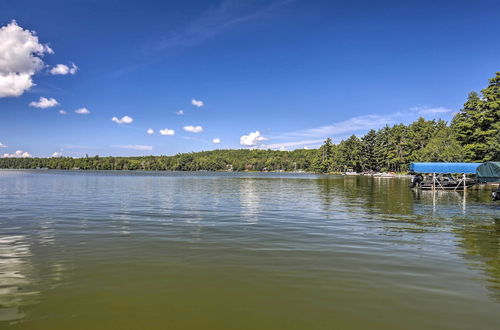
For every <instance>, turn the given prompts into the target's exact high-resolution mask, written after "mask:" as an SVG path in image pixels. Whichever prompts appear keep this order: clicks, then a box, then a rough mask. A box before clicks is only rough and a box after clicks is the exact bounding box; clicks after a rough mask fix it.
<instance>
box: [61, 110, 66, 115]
mask: <svg viewBox="0 0 500 330" xmlns="http://www.w3.org/2000/svg"><path fill="white" fill-rule="evenodd" d="M59 114H60V115H65V114H67V112H66V111H64V110H59Z"/></svg>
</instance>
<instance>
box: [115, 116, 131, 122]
mask: <svg viewBox="0 0 500 330" xmlns="http://www.w3.org/2000/svg"><path fill="white" fill-rule="evenodd" d="M111 121H112V122H115V123H117V124H131V123H132V122H133V121H134V118H132V117H129V116H123V117H121V118H118V117H113V118H111Z"/></svg>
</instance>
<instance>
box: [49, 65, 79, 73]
mask: <svg viewBox="0 0 500 330" xmlns="http://www.w3.org/2000/svg"><path fill="white" fill-rule="evenodd" d="M76 71H78V67H77V66H76V64H75V63H72V64H71V66H70V67H69V66H67V65H65V64H58V65H56V66H54V67H53V68H52V69H50V74H52V75H63V76H64V75H67V74H72V75H74V74H76Z"/></svg>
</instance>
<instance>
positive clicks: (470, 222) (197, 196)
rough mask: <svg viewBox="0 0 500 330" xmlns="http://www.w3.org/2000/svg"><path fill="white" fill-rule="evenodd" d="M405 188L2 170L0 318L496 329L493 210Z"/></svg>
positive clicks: (45, 323) (83, 323)
mask: <svg viewBox="0 0 500 330" xmlns="http://www.w3.org/2000/svg"><path fill="white" fill-rule="evenodd" d="M408 183H409V182H408V180H406V179H385V178H367V177H341V176H315V175H305V174H269V173H267V174H249V173H243V174H239V173H137V172H80V171H76V172H62V171H61V172H58V171H0V328H1V329H4V328H5V329H424V328H425V329H498V328H499V324H500V204H499V203H498V202H496V204H495V203H493V202H491V201H490V198H489V193H488V191H480V190H478V191H470V192H468V194H467V196H466V199H465V200H464V199H463V195H462V194H461V193H454V192H445V193H438V194H436V195H433V194H432V193H431V192H420V193H415V192H413V191H411V190H410V189H408V188H407V185H408Z"/></svg>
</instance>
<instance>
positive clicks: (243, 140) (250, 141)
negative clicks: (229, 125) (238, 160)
mask: <svg viewBox="0 0 500 330" xmlns="http://www.w3.org/2000/svg"><path fill="white" fill-rule="evenodd" d="M265 140H267V138H265V137H264V136H262V135H261V134H260V132H259V131H255V132H253V133H250V134H248V135H243V136H241V137H240V144H241V145H242V146H248V147H250V146H255V145H257V144H258V143H259V142H262V141H265Z"/></svg>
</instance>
